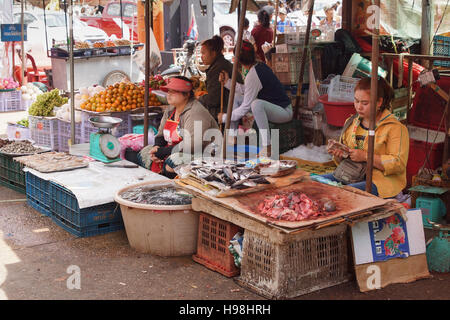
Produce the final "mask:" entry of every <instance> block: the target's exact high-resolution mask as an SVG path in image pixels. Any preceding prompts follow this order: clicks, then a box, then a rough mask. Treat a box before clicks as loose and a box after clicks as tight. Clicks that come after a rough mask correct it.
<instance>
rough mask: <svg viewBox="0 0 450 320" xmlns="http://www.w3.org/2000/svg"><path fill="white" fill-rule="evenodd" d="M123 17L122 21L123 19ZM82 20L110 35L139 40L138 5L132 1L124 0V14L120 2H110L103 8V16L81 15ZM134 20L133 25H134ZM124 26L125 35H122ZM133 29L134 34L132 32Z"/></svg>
mask: <svg viewBox="0 0 450 320" xmlns="http://www.w3.org/2000/svg"><path fill="white" fill-rule="evenodd" d="M121 18H122V21H121ZM80 19H81V21H84V22H86V23H87V24H88V25H89V26H91V27H96V28H100V29H102V30H103V31H105V32H106V34H107V35H108V36H112V35H115V36H116V37H117V38H119V39H121V38H124V39H130V40H131V38H132V39H133V40H134V41H137V40H138V34H137V30H138V27H137V25H138V22H137V20H138V19H137V7H136V3H135V2H132V1H122V15H121V14H120V2H119V1H114V2H108V3H107V4H106V5H105V7H104V8H103V12H102V14H101V16H83V15H82V16H80ZM132 22H133V25H132ZM122 27H123V36H122ZM132 30H134V31H133V34H131V33H132Z"/></svg>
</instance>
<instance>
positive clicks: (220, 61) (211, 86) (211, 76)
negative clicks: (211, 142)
mask: <svg viewBox="0 0 450 320" xmlns="http://www.w3.org/2000/svg"><path fill="white" fill-rule="evenodd" d="M223 46H224V42H223V40H222V38H221V37H219V36H217V35H216V36H214V37H212V38H211V39H208V40H205V41H203V42H202V47H201V51H200V52H201V54H202V61H203V64H205V65H208V66H209V68H208V69H206V91H207V92H208V93H207V94H206V95H203V96H201V97H200V98H198V101H200V102H201V104H203V106H205V107H206V109H208V110H209V112H210V113H211V115H212V116H213V118H214V119H217V115H218V114H219V112H220V97H221V84H220V82H219V73H220V72H221V71H222V70H225V71H226V72H227V73H228V75H229V76H230V77H231V75H232V73H233V65H232V64H231V62H229V61H228V60H227V59H225V57H224V56H223V54H222V52H223ZM237 81H238V82H239V83H243V80H242V77H241V75H240V74H238V78H237ZM228 95H229V90H228V89H224V102H223V104H224V106H227V105H228Z"/></svg>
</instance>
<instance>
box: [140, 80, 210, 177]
mask: <svg viewBox="0 0 450 320" xmlns="http://www.w3.org/2000/svg"><path fill="white" fill-rule="evenodd" d="M161 90H163V91H166V92H167V93H168V95H167V101H168V102H169V106H168V107H167V109H166V110H165V112H164V115H163V117H162V119H161V124H160V126H159V130H158V134H157V135H156V137H155V144H154V145H153V146H146V147H145V148H143V149H142V150H141V151H140V152H139V153H138V156H137V158H138V163H139V165H141V166H142V167H144V168H147V169H149V170H151V171H153V172H156V173H159V174H162V175H164V176H166V177H168V178H171V179H173V178H175V177H176V175H177V174H176V173H175V171H174V168H175V167H176V166H178V165H181V164H183V163H186V162H190V161H191V160H192V159H193V156H194V152H195V151H196V150H200V151H203V150H204V148H206V146H207V145H209V141H203V136H204V133H205V131H206V130H208V129H218V128H219V126H218V125H217V122H216V121H215V120H214V118H213V117H212V116H211V114H210V113H209V112H208V110H207V109H206V108H205V107H204V106H203V105H202V104H201V103H200V102H199V101H197V100H196V99H195V98H194V91H193V85H192V82H191V81H190V80H189V79H188V78H186V77H182V76H177V77H174V78H170V79H169V81H168V84H167V85H166V86H162V87H161ZM198 123H201V130H200V131H199V132H198V131H197V130H194V124H195V126H198ZM184 134H188V135H189V139H188V138H187V137H186V136H184ZM196 134H200V136H196ZM175 148H176V149H175ZM195 156H197V155H195ZM199 156H201V155H199Z"/></svg>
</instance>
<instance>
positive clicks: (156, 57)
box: [133, 29, 162, 72]
mask: <svg viewBox="0 0 450 320" xmlns="http://www.w3.org/2000/svg"><path fill="white" fill-rule="evenodd" d="M133 60H134V62H135V63H136V64H137V65H138V66H139V69H140V70H141V71H142V72H145V44H144V47H143V48H142V50H139V51H136V53H135V54H134V55H133ZM161 63H162V59H161V53H160V51H159V47H158V43H157V42H156V38H155V35H154V34H153V30H152V29H150V70H154V69H156V68H158V67H159V66H160V65H161Z"/></svg>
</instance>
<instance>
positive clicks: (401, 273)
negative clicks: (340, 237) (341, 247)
mask: <svg viewBox="0 0 450 320" xmlns="http://www.w3.org/2000/svg"><path fill="white" fill-rule="evenodd" d="M352 243H353V255H354V261H355V273H356V279H357V281H358V285H359V287H360V290H361V291H362V292H365V291H370V290H373V289H380V288H383V287H385V286H387V285H389V284H393V283H408V282H412V281H415V280H417V279H422V278H425V277H428V276H429V272H428V266H427V260H426V246H425V234H424V230H423V224H422V212H421V211H420V210H418V209H414V210H408V211H407V213H406V215H405V218H404V217H403V216H402V215H400V214H394V215H391V216H389V217H386V218H382V219H378V220H373V221H367V220H365V221H361V222H358V223H356V224H355V225H354V226H353V227H352Z"/></svg>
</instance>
